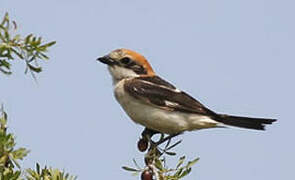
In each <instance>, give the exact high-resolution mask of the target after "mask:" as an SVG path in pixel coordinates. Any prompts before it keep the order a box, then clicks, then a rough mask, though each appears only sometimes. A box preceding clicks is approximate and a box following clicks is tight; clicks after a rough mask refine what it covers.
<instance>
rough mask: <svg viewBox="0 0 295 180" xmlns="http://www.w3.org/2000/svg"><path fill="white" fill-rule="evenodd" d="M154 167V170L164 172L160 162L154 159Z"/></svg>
mask: <svg viewBox="0 0 295 180" xmlns="http://www.w3.org/2000/svg"><path fill="white" fill-rule="evenodd" d="M155 166H156V168H158V169H159V170H160V171H163V170H164V167H163V165H162V161H161V160H159V159H158V158H156V159H155Z"/></svg>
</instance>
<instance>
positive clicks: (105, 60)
mask: <svg viewBox="0 0 295 180" xmlns="http://www.w3.org/2000/svg"><path fill="white" fill-rule="evenodd" d="M97 60H98V61H100V62H102V63H104V64H107V65H113V64H115V61H114V60H113V59H112V58H110V57H109V56H103V57H99V58H97Z"/></svg>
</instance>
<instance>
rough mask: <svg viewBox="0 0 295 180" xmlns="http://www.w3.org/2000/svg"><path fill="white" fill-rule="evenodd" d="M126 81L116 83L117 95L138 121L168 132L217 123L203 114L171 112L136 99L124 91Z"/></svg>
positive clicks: (172, 132) (150, 127)
mask: <svg viewBox="0 0 295 180" xmlns="http://www.w3.org/2000/svg"><path fill="white" fill-rule="evenodd" d="M124 81H125V80H121V81H119V82H118V83H117V84H116V85H115V97H116V99H117V100H118V102H119V103H120V104H121V106H122V107H123V109H124V110H125V112H126V113H127V114H128V115H129V117H130V118H131V119H132V120H133V121H134V122H136V123H139V124H141V125H143V126H145V127H147V128H149V129H153V130H156V131H160V132H162V133H167V134H175V133H179V132H183V131H187V130H188V131H191V130H196V129H202V128H209V127H214V126H216V124H217V122H216V121H214V120H211V119H209V118H207V117H204V116H201V115H196V114H190V113H181V112H171V111H167V110H164V109H160V108H158V107H156V106H152V105H150V104H147V103H145V102H144V101H142V100H140V99H136V98H134V97H132V96H130V95H129V94H128V93H126V92H125V91H124Z"/></svg>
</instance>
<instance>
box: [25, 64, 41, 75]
mask: <svg viewBox="0 0 295 180" xmlns="http://www.w3.org/2000/svg"><path fill="white" fill-rule="evenodd" d="M27 65H28V67H29V69H30V70H32V71H34V72H36V73H39V72H41V71H42V68H41V67H35V66H32V65H31V64H27Z"/></svg>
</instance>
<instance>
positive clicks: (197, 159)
mask: <svg viewBox="0 0 295 180" xmlns="http://www.w3.org/2000/svg"><path fill="white" fill-rule="evenodd" d="M199 160H200V158H196V159H194V160H192V161H189V162H188V163H187V165H186V168H190V167H192V166H193V165H194V164H196V163H197V162H198V161H199Z"/></svg>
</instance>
